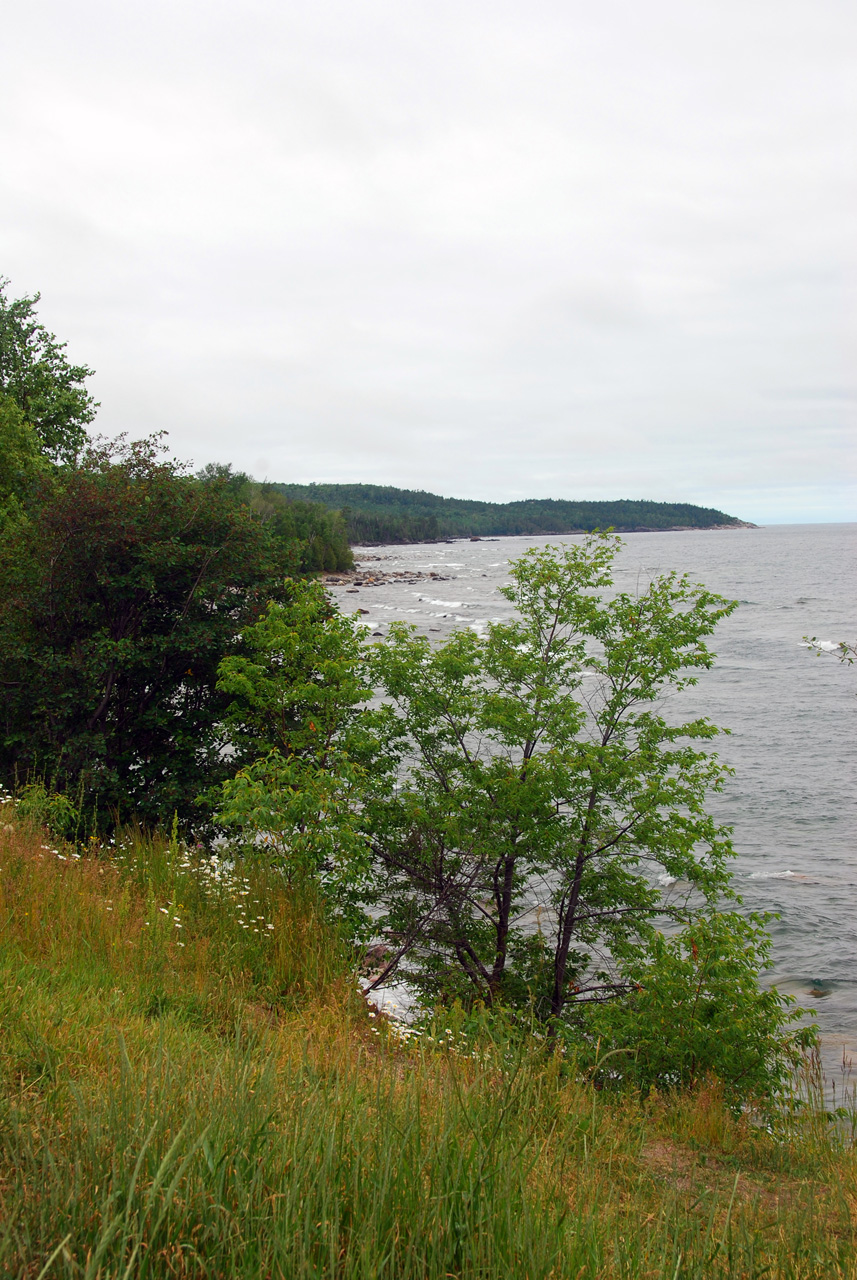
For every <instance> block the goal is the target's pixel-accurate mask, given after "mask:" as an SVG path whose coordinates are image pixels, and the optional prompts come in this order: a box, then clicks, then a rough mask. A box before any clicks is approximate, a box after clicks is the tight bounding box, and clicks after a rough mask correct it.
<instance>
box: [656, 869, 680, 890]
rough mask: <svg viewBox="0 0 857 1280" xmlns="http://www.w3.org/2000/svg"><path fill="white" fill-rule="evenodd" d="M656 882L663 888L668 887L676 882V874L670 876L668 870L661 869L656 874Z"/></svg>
mask: <svg viewBox="0 0 857 1280" xmlns="http://www.w3.org/2000/svg"><path fill="white" fill-rule="evenodd" d="M658 884H662V885H663V886H664V888H665V889H668V888H669V887H670V885H671V884H678V876H671V875H670V873H669V872H668V871H662V872H661V874H660V875H659V876H658Z"/></svg>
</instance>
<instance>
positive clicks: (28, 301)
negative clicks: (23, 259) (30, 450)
mask: <svg viewBox="0 0 857 1280" xmlns="http://www.w3.org/2000/svg"><path fill="white" fill-rule="evenodd" d="M8 284H9V281H8V280H7V279H4V278H3V277H0V395H3V396H8V397H9V398H10V399H12V400H13V401H14V402H15V404H17V405H18V407H19V409H20V410H21V412H22V414H23V415H24V418H25V420H26V421H27V422H29V423H30V424H31V426H32V427H33V430H34V431H35V433H36V436H37V438H38V441H39V445H40V448H41V450H42V452H43V453H44V454H45V455H46V456H47V457H48V458H50V459H51V460H52V461H54V462H65V463H69V462H71V461H73V459H74V458H75V457H76V456H77V454H78V453H79V452H80V451H81V449H82V448H83V447H84V445H85V443H86V439H87V435H86V428H87V426H88V425H89V423H90V422H92V420H93V418H94V417H95V411H96V409H97V408H98V405H97V403H96V402H95V400H94V399H93V397H92V396H91V395H90V394H89V392H88V391H87V390H86V386H85V383H86V379H87V378H89V377H91V376H92V373H93V371H92V369H89V368H88V367H87V366H86V365H82V364H71V363H70V362H69V360H68V358H67V357H66V355H65V349H66V346H67V344H66V343H65V342H58V341H57V339H56V338H55V337H54V335H53V334H52V333H49V332H48V330H47V329H46V328H45V326H44V325H43V324H41V323H40V321H39V320H38V319H37V317H36V304H37V303H38V301H39V299H40V297H41V294H38V293H36V294H33V295H32V297H23V298H15V299H12V298H9V297H8V296H7V292H6V289H7V286H8Z"/></svg>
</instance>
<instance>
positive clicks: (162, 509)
mask: <svg viewBox="0 0 857 1280" xmlns="http://www.w3.org/2000/svg"><path fill="white" fill-rule="evenodd" d="M158 455H159V447H158V445H157V443H156V442H153V441H141V442H137V443H134V444H130V445H125V446H121V447H120V448H119V449H118V453H117V452H114V453H111V451H110V450H108V449H96V448H92V449H90V450H89V451H88V452H87V453H85V454H84V455H83V456H82V457H81V459H80V461H79V463H78V465H76V466H74V467H70V468H63V469H59V470H55V469H52V468H50V467H47V468H45V469H44V470H43V471H42V472H41V473H40V474H39V475H38V476H37V477H36V479H35V481H34V483H33V490H32V496H31V500H30V501H29V502H28V503H27V510H26V518H23V519H20V520H17V521H12V522H7V524H6V526H5V527H4V530H3V532H2V536H0V587H2V592H3V600H4V608H3V610H2V613H0V717H2V719H0V735H2V736H0V772H2V778H3V781H4V782H6V784H7V785H10V784H13V783H14V781H15V779H16V776H17V779H18V780H19V781H25V780H27V779H35V778H41V779H44V780H46V781H47V782H49V783H51V784H52V785H54V786H55V787H56V788H57V789H63V788H67V789H70V790H71V791H73V792H75V793H77V792H79V794H80V795H81V796H82V798H83V799H84V801H85V803H86V805H87V806H89V807H90V808H91V807H92V806H94V805H97V806H98V808H99V810H100V811H101V812H102V813H103V814H104V815H105V816H107V814H108V813H109V812H111V811H112V812H113V813H114V814H115V812H116V811H119V812H120V813H122V814H124V815H125V816H126V817H130V816H131V815H132V814H133V815H136V816H137V817H138V818H140V819H141V820H143V821H146V822H157V821H166V822H169V821H170V820H171V818H172V815H173V812H174V811H178V813H179V816H180V817H181V818H182V820H186V821H190V820H192V819H194V818H197V819H198V818H199V816H200V809H199V808H198V806H197V805H196V803H195V797H196V796H197V795H198V794H199V793H200V792H201V791H202V790H203V789H204V788H205V787H206V786H208V785H210V784H212V783H214V782H216V781H217V780H218V778H222V777H225V776H227V774H228V773H229V772H231V771H234V763H235V762H234V761H233V763H232V765H231V766H230V765H229V763H228V762H227V761H226V760H225V759H224V758H223V752H222V744H223V734H222V727H221V724H220V721H221V718H222V715H223V712H224V710H225V708H226V706H227V704H228V701H229V699H228V697H227V696H226V695H225V694H224V693H222V692H221V691H219V690H218V688H217V666H218V663H219V662H220V660H221V659H222V658H223V656H224V655H225V654H226V653H227V652H234V651H235V650H236V646H238V648H239V650H240V644H241V640H240V636H241V633H242V631H243V628H244V627H245V626H246V625H247V624H248V623H250V622H252V621H253V619H254V618H255V617H256V616H258V614H259V613H260V612H261V611H262V610H263V609H264V608H265V607H266V605H267V603H268V601H269V600H270V599H271V598H276V597H277V595H278V593H280V594H281V593H282V590H283V587H282V582H283V577H284V575H285V574H286V573H287V572H289V570H291V569H294V567H295V564H294V552H295V548H294V547H292V546H290V545H289V544H286V543H282V542H277V541H275V540H272V539H271V538H270V537H269V535H268V532H267V531H266V528H265V526H264V525H263V524H262V523H261V522H260V521H259V520H258V519H256V518H255V517H254V516H253V514H252V512H251V511H250V510H249V509H247V508H246V507H243V506H241V505H239V504H237V503H236V502H235V500H234V498H233V497H232V496H231V494H230V493H229V492H228V490H227V489H226V487H225V486H224V485H222V484H217V483H211V484H200V483H199V482H198V481H196V480H194V479H193V478H191V477H190V476H187V475H185V474H183V472H182V470H181V468H180V467H179V466H177V465H176V464H175V463H173V462H171V461H169V460H166V461H165V460H162V459H161V458H160V457H159V456H158ZM239 763H240V761H239Z"/></svg>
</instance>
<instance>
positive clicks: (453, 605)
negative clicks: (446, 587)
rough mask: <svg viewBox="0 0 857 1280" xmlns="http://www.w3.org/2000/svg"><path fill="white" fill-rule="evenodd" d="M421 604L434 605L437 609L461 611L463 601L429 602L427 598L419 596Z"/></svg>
mask: <svg viewBox="0 0 857 1280" xmlns="http://www.w3.org/2000/svg"><path fill="white" fill-rule="evenodd" d="M420 600H421V602H422V603H423V604H435V605H437V606H438V608H439V609H463V608H464V601H463V600H429V598H428V596H420Z"/></svg>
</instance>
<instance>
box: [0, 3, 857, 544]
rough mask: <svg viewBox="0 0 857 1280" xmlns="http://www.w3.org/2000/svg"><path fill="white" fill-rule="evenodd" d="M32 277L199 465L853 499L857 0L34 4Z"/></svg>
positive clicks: (21, 47)
mask: <svg viewBox="0 0 857 1280" xmlns="http://www.w3.org/2000/svg"><path fill="white" fill-rule="evenodd" d="M4 46H5V50H4V52H5V57H4V74H3V77H2V83H0V149H2V157H3V162H2V165H0V275H2V276H7V277H8V278H9V280H10V285H9V293H10V295H11V296H13V297H18V296H21V295H23V294H25V293H32V292H35V291H41V294H42V301H41V303H40V306H39V314H40V318H41V319H42V320H43V322H44V323H45V324H46V325H47V327H48V328H49V329H51V330H52V331H53V332H55V333H56V334H57V335H58V337H59V338H61V339H64V340H67V341H68V344H69V345H68V354H69V356H70V358H72V359H73V360H75V361H80V362H84V363H87V364H90V365H92V366H93V367H94V369H95V370H96V376H95V378H93V379H92V380H91V382H90V388H91V390H92V392H93V393H94V395H95V396H96V398H97V399H98V400H100V401H101V406H102V407H101V410H100V412H99V415H98V418H97V419H96V423H95V429H96V430H98V431H100V432H102V433H104V434H106V435H108V436H113V435H115V434H117V433H119V432H122V431H125V432H128V433H129V434H131V435H132V436H138V435H141V434H148V433H151V432H154V431H161V430H165V431H167V432H168V433H169V443H170V447H171V449H172V451H173V452H174V453H175V455H176V456H177V457H179V458H183V459H188V460H190V461H192V462H193V463H194V465H195V466H202V465H204V464H205V463H207V462H211V461H221V462H231V463H232V464H233V465H235V466H236V467H238V468H240V469H244V470H247V471H249V472H250V473H252V474H254V475H256V476H257V477H259V478H262V477H267V478H269V479H272V480H278V481H294V482H298V483H307V482H310V481H313V480H315V481H355V482H365V483H377V484H395V485H401V486H403V487H407V488H421V489H428V490H431V491H434V492H438V493H442V494H445V495H448V496H456V497H473V498H483V499H489V500H492V501H509V500H512V499H518V498H528V497H554V498H578V499H597V498H623V497H627V498H651V499H655V500H659V501H687V502H696V503H700V504H702V505H705V506H714V507H718V508H720V509H722V510H725V511H727V512H729V513H731V514H733V515H737V516H739V517H741V518H742V519H746V520H751V521H754V522H756V523H760V524H765V523H790V522H801V521H838V520H854V519H857V501H855V497H857V486H855V475H854V471H855V468H854V462H855V439H857V432H855V416H856V415H855V409H857V377H855V361H854V351H855V337H857V332H855V329H857V326H855V307H854V285H855V258H857V252H856V251H857V238H855V212H857V199H855V195H857V166H855V148H854V137H855V123H857V9H855V8H854V6H853V5H850V4H846V3H845V2H844V0H813V3H809V2H800V3H798V2H796V0H779V2H778V3H774V0H742V3H738V2H737V0H719V3H717V4H714V3H695V2H693V0H691V3H688V2H687V0H682V2H681V3H679V0H651V3H649V4H647V5H639V4H633V3H632V2H631V0H602V3H601V4H599V5H597V6H596V5H588V4H587V5H584V4H583V3H581V2H580V0H565V3H560V2H559V0H530V3H527V4H524V3H523V2H522V0H494V2H492V3H491V4H489V3H487V0H485V2H483V0H461V2H460V3H456V4H453V3H450V2H449V0H433V2H432V3H426V2H425V0H410V2H408V0H398V3H393V2H392V0H364V2H363V3H361V4H354V3H350V4H347V3H344V0H314V2H313V3H309V2H308V0H300V2H299V3H286V4H274V3H273V2H272V0H250V2H249V3H242V4H240V5H238V4H236V3H233V2H231V0H227V2H224V3H219V4H212V3H208V4H205V5H204V4H202V3H199V2H198V0H172V2H171V3H169V4H167V3H165V0H152V2H151V3H147V4H145V5H144V4H142V3H141V2H140V0H126V3H124V4H123V5H117V4H116V3H115V2H112V3H111V2H108V0H79V2H78V3H77V4H75V5H74V6H68V5H62V4H60V3H59V2H58V0H31V3H30V4H28V5H26V6H22V5H19V6H16V7H15V9H14V11H10V12H9V13H8V14H7V15H6V17H5V19H4Z"/></svg>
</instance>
